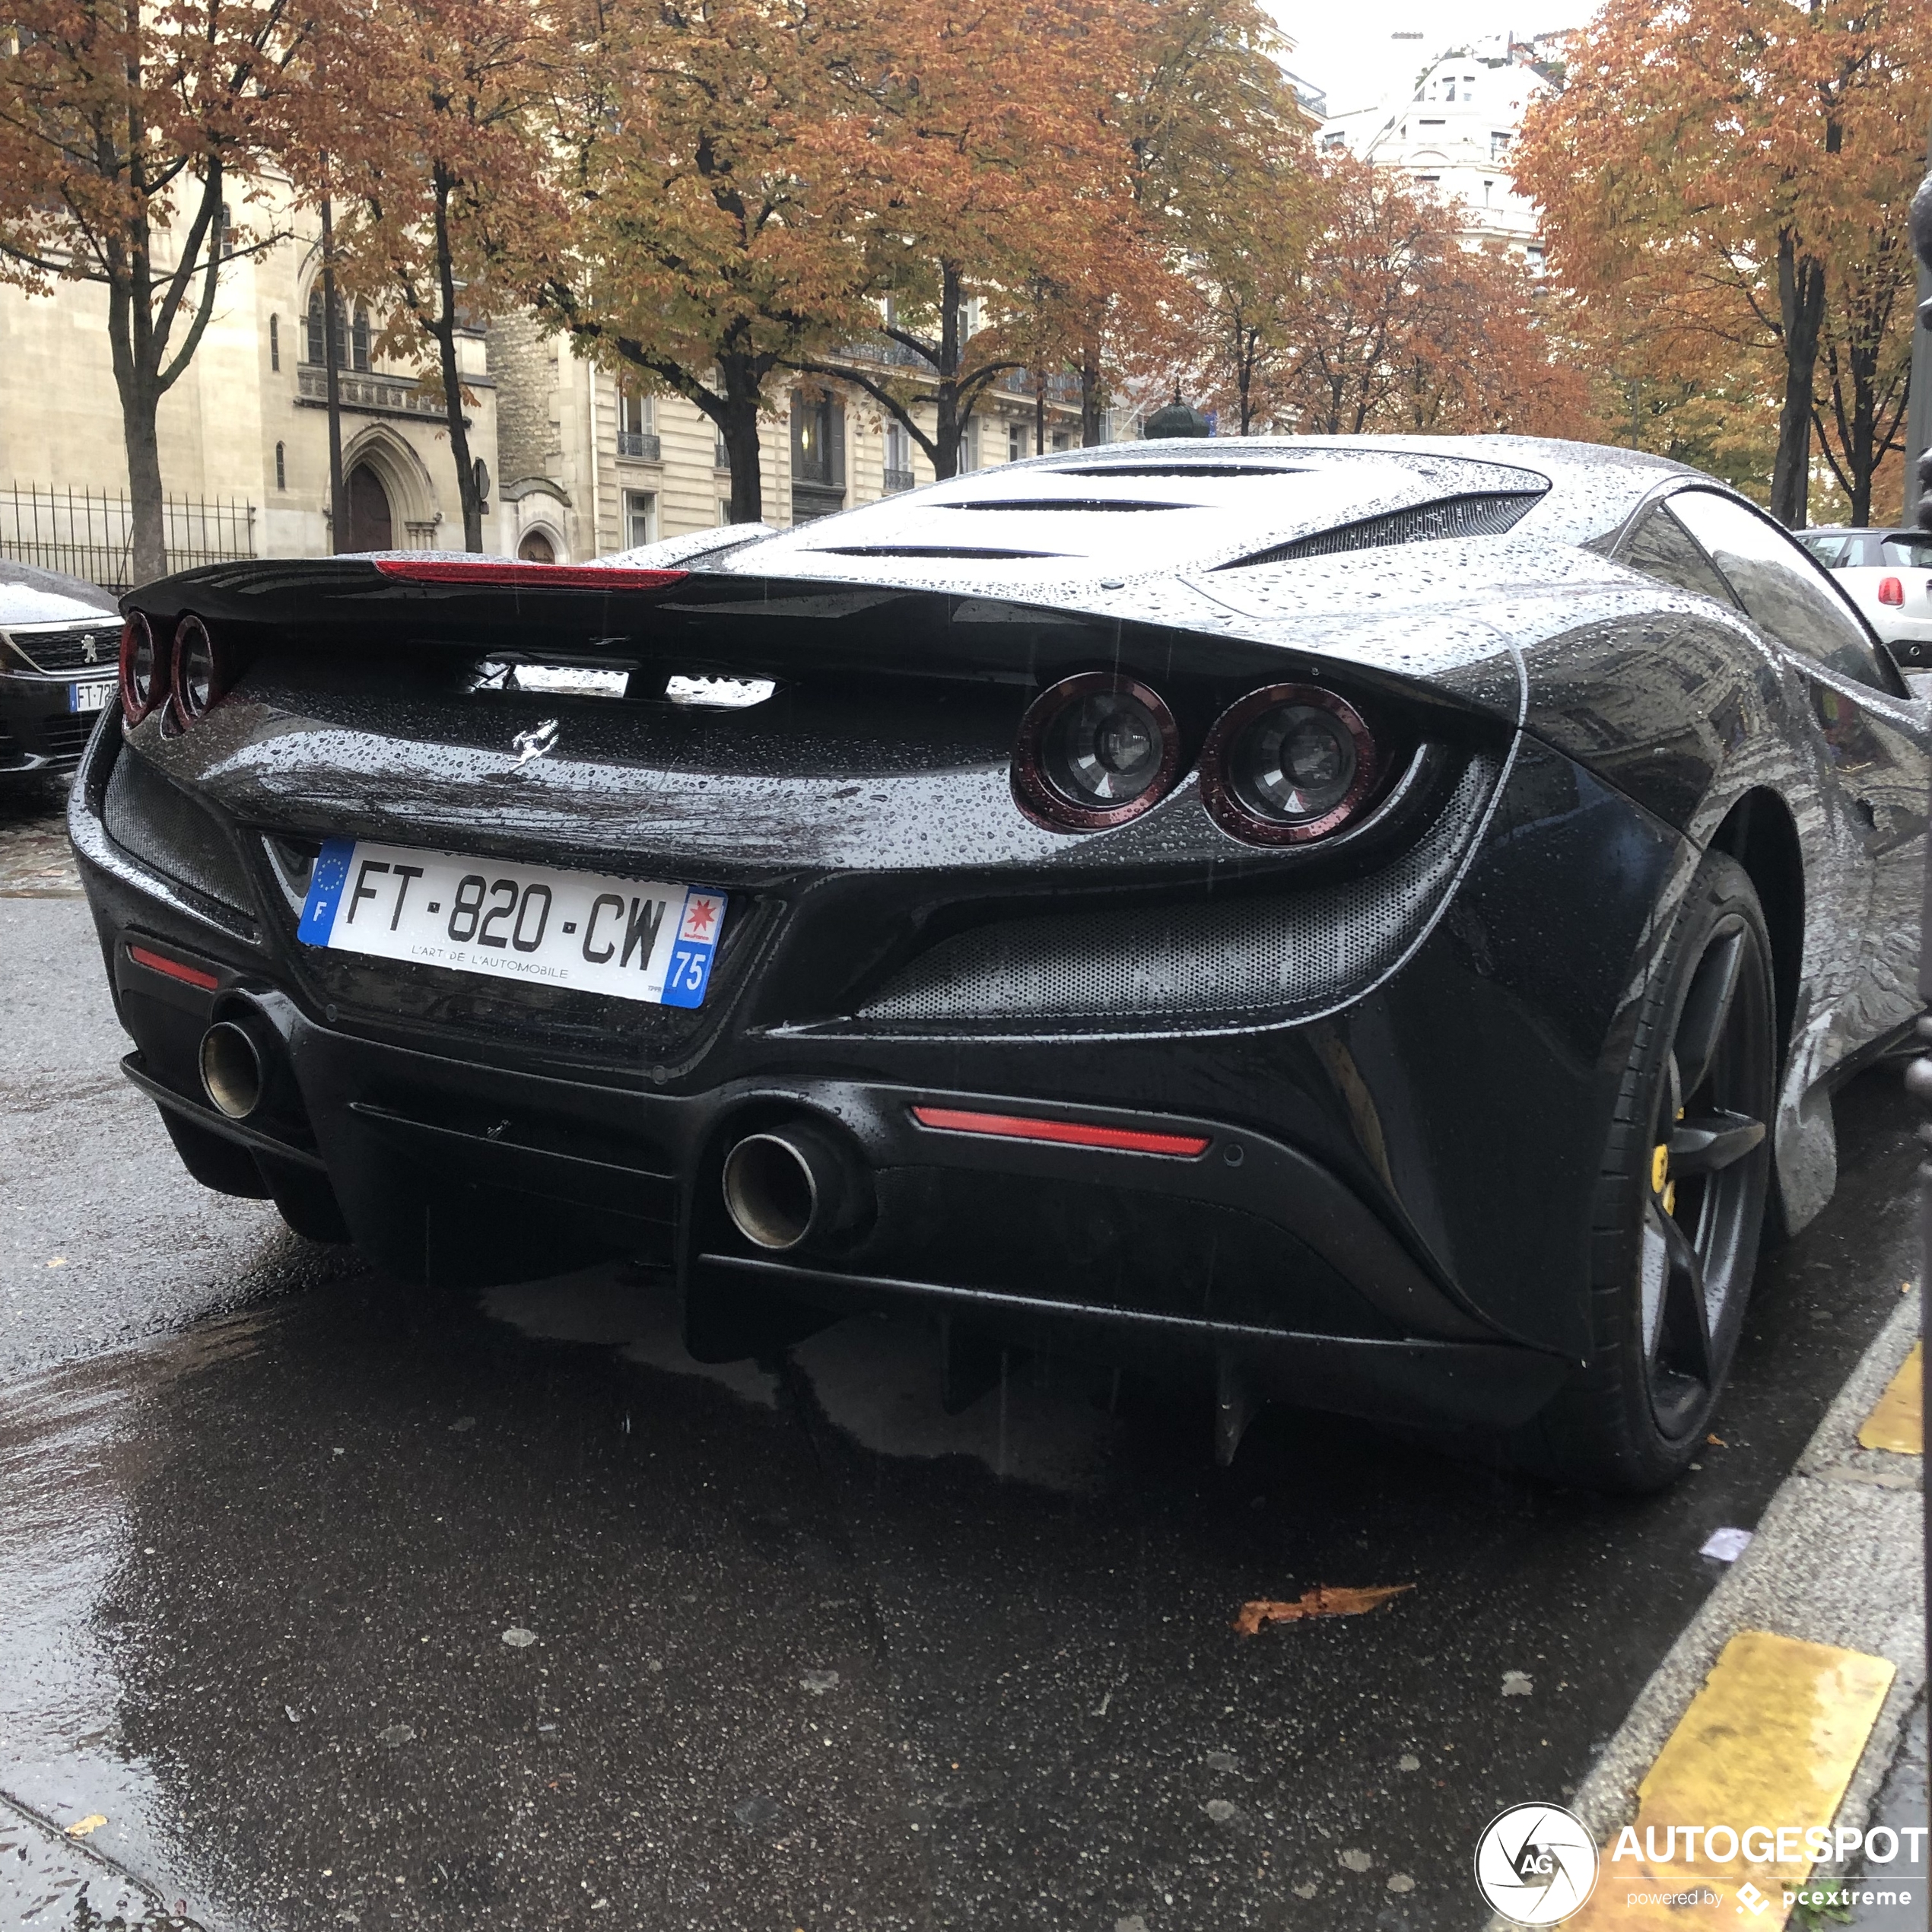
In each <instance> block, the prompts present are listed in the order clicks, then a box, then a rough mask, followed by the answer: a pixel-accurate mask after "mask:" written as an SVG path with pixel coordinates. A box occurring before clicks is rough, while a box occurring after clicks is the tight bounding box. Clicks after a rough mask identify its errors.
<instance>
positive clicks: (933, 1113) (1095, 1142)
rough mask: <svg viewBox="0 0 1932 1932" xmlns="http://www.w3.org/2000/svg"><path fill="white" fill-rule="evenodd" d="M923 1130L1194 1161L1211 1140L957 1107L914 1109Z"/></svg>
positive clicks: (1203, 1135) (1140, 1129)
mask: <svg viewBox="0 0 1932 1932" xmlns="http://www.w3.org/2000/svg"><path fill="white" fill-rule="evenodd" d="M912 1117H913V1118H914V1120H917V1122H918V1123H919V1124H920V1126H922V1127H937V1128H939V1129H941V1130H943V1131H944V1132H945V1133H979V1134H987V1135H989V1136H991V1137H992V1138H993V1139H995V1140H1050V1141H1053V1142H1057V1143H1058V1144H1059V1145H1060V1146H1063V1147H1107V1148H1111V1149H1113V1150H1114V1152H1116V1153H1120V1154H1176V1155H1181V1156H1183V1157H1184V1158H1191V1157H1192V1156H1193V1155H1196V1154H1205V1153H1206V1152H1207V1150H1208V1136H1206V1134H1193V1133H1149V1132H1147V1131H1146V1130H1145V1129H1143V1128H1140V1127H1103V1126H1096V1125H1095V1124H1093V1123H1091V1122H1088V1121H1085V1120H1037V1119H1036V1118H1034V1117H1033V1116H1031V1115H1030V1114H977V1113H973V1112H970V1111H967V1110H964V1109H963V1108H960V1107H914V1109H913V1110H912Z"/></svg>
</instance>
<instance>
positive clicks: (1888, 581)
mask: <svg viewBox="0 0 1932 1932" xmlns="http://www.w3.org/2000/svg"><path fill="white" fill-rule="evenodd" d="M1878 600H1879V602H1880V603H1881V604H1891V605H1903V603H1904V602H1905V583H1904V582H1903V580H1902V579H1900V578H1898V577H1880V579H1879V583H1878Z"/></svg>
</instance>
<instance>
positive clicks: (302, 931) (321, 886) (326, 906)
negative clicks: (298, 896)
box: [295, 838, 355, 946]
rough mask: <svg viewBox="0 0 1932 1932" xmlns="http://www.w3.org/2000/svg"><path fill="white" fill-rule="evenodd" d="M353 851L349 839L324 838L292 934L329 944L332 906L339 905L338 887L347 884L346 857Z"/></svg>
mask: <svg viewBox="0 0 1932 1932" xmlns="http://www.w3.org/2000/svg"><path fill="white" fill-rule="evenodd" d="M354 850H355V840H354V839H352V838H331V839H325V840H323V845H322V856H321V857H320V858H319V859H318V860H316V869H315V876H314V877H313V879H310V882H309V896H308V898H307V900H306V901H304V902H303V907H302V923H301V924H300V926H297V928H296V929H295V930H296V936H297V938H299V939H304V940H306V941H307V942H308V943H309V944H310V945H312V946H324V945H327V944H328V943H329V933H331V932H332V930H333V929H334V927H335V908H336V907H337V906H338V904H341V902H342V888H343V887H344V886H345V885H347V884H348V878H349V856H350V854H351V853H353V852H354Z"/></svg>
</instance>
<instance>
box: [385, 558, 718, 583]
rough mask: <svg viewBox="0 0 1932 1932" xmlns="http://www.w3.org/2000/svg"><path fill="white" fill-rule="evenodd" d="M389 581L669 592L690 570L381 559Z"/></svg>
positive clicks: (458, 560) (436, 559)
mask: <svg viewBox="0 0 1932 1932" xmlns="http://www.w3.org/2000/svg"><path fill="white" fill-rule="evenodd" d="M375 564H376V567H377V570H380V571H381V572H382V574H383V576H384V577H396V578H399V579H400V580H402V582H403V583H467V584H475V585H478V586H481V587H483V588H486V589H497V590H668V589H670V588H671V586H672V585H673V584H674V583H683V582H684V580H685V578H687V577H689V576H690V575H691V573H690V571H688V570H634V569H631V568H630V567H628V566H626V565H624V564H608V565H606V564H532V563H526V562H522V561H519V562H516V563H510V562H496V563H489V562H485V561H481V560H480V559H479V560H478V561H477V562H475V563H473V564H472V563H467V562H465V561H463V560H462V559H461V558H446V557H427V558H424V559H423V561H421V563H416V562H413V561H412V560H411V559H410V558H407V557H378V558H377V559H376V560H375Z"/></svg>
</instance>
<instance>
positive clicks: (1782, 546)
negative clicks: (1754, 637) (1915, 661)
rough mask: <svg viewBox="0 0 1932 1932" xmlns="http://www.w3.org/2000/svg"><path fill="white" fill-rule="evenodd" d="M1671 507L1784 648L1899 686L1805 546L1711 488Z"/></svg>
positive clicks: (1874, 682) (1869, 681)
mask: <svg viewBox="0 0 1932 1932" xmlns="http://www.w3.org/2000/svg"><path fill="white" fill-rule="evenodd" d="M1670 507H1671V509H1672V510H1673V511H1674V512H1675V513H1676V515H1677V516H1678V517H1679V519H1680V520H1682V522H1683V525H1684V526H1685V528H1686V529H1688V530H1689V532H1690V533H1691V535H1692V536H1694V537H1695V538H1696V539H1697V540H1698V542H1699V543H1700V544H1702V545H1703V546H1704V548H1705V550H1706V551H1708V552H1709V554H1710V556H1711V560H1712V561H1713V562H1714V563H1715V564H1716V565H1717V566H1718V569H1719V570H1721V571H1723V573H1724V580H1725V581H1726V582H1727V583H1729V584H1730V587H1731V589H1733V590H1734V591H1735V592H1736V593H1737V601H1738V602H1740V604H1742V605H1743V606H1744V609H1745V610H1746V613H1747V614H1748V615H1749V616H1750V617H1751V618H1752V620H1753V621H1755V622H1756V623H1757V624H1760V625H1762V627H1763V628H1764V629H1765V630H1766V631H1769V632H1770V633H1771V634H1772V636H1773V637H1775V638H1777V639H1778V641H1779V642H1780V643H1782V644H1784V645H1785V646H1786V647H1788V648H1789V649H1790V650H1794V651H1796V652H1797V653H1798V655H1799V656H1800V657H1805V658H1809V659H1810V660H1811V661H1812V662H1813V663H1814V664H1819V665H1822V666H1825V667H1826V668H1827V669H1830V670H1832V671H1835V672H1837V673H1838V675H1839V676H1840V677H1842V678H1851V679H1852V680H1854V682H1857V683H1858V684H1861V685H1871V686H1872V687H1873V689H1874V690H1877V691H1892V690H1893V689H1894V684H1893V681H1892V679H1891V678H1888V677H1886V675H1885V672H1884V671H1883V669H1880V665H1879V661H1878V649H1877V647H1876V645H1875V644H1874V643H1873V641H1872V640H1871V637H1870V635H1869V634H1867V631H1866V629H1865V628H1864V624H1862V623H1861V621H1859V619H1858V617H1857V615H1856V613H1855V612H1854V611H1853V609H1852V607H1851V605H1850V604H1849V603H1848V602H1846V600H1845V593H1844V592H1843V591H1842V590H1841V589H1840V588H1839V587H1838V585H1837V584H1835V583H1833V582H1832V579H1831V577H1830V576H1829V574H1827V573H1826V571H1825V570H1824V569H1823V568H1822V566H1821V565H1820V564H1819V563H1818V561H1817V560H1816V558H1813V556H1812V554H1810V551H1807V550H1806V548H1804V546H1803V545H1802V544H1800V543H1797V542H1794V541H1793V540H1792V539H1791V536H1790V535H1788V534H1787V532H1785V531H1784V530H1781V529H1779V528H1778V526H1777V525H1776V524H1775V523H1772V521H1771V520H1770V519H1769V518H1768V517H1765V516H1759V514H1758V513H1757V512H1756V510H1747V509H1746V508H1745V507H1744V505H1743V504H1741V503H1739V502H1737V500H1735V499H1734V498H1733V497H1721V496H1718V494H1716V493H1715V492H1714V491H1708V490H1683V491H1679V492H1678V494H1676V496H1674V497H1672V498H1671V499H1670Z"/></svg>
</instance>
